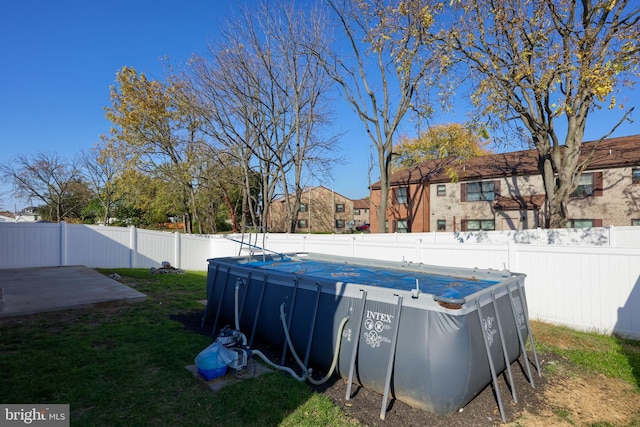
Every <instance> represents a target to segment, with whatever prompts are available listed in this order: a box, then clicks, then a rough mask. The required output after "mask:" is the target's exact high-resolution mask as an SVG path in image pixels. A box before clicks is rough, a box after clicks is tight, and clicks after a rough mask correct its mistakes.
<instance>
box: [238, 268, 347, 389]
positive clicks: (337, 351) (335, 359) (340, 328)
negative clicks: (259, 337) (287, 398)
mask: <svg viewBox="0 0 640 427" xmlns="http://www.w3.org/2000/svg"><path fill="white" fill-rule="evenodd" d="M243 284H245V282H244V280H242V279H240V278H238V279H237V280H236V286H235V313H234V314H235V319H234V320H235V327H236V331H238V332H239V333H240V336H241V338H242V344H243V347H246V343H247V338H246V337H245V335H244V334H243V333H242V332H240V321H239V310H238V300H239V293H240V285H243ZM284 307H285V304H284V303H282V305H281V306H280V319H281V320H282V328H283V329H284V334H285V336H286V338H287V344H288V345H289V349H291V353H292V354H293V357H294V359H295V360H296V362H297V363H298V365H300V367H301V368H302V369H303V372H302V375H298V374H296V373H295V371H294V370H293V369H291V368H289V367H287V366H282V365H277V364H275V363H273V362H272V361H271V360H269V358H268V357H267V356H265V355H264V353H262V352H261V351H259V350H253V349H251V350H249V349H248V348H246V350H247V352H248V353H249V355H254V354H255V355H257V356H258V357H260V358H261V359H262V360H263V361H264V362H265V363H266V364H267V365H269V366H271V367H273V368H275V369H278V370H281V371H285V372H288V373H289V374H290V375H291V376H292V377H293V378H295V379H296V380H298V381H305V380H309V382H310V383H311V384H314V385H321V384H324V383H325V382H327V380H328V379H329V378H331V375H332V374H333V371H334V370H335V368H336V365H337V363H338V356H339V355H340V344H341V342H342V340H341V338H342V332H343V330H344V325H346V323H347V321H348V320H349V317H348V316H347V317H345V318H344V319H342V322H340V325H339V326H338V334H337V336H336V345H335V351H334V353H333V360H332V361H331V367H330V368H329V371H328V372H327V374H326V375H325V376H324V377H323V378H322V379H320V380H315V379H313V378H312V377H311V369H308V370H306V369H305V366H304V363H303V362H302V360H300V357H298V353H296V350H295V349H294V347H293V343H292V342H291V337H290V336H289V328H287V322H286V315H285V313H284Z"/></svg>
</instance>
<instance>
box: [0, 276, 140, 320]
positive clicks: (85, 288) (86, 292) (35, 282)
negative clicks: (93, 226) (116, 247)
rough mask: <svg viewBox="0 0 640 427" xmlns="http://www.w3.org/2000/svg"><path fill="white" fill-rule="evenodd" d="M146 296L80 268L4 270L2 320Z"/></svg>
mask: <svg viewBox="0 0 640 427" xmlns="http://www.w3.org/2000/svg"><path fill="white" fill-rule="evenodd" d="M146 298H147V297H146V295H144V294H142V293H140V292H138V291H136V290H134V289H131V288H130V287H128V286H125V285H123V284H122V283H119V282H117V281H115V280H112V279H110V278H109V277H107V276H104V275H102V274H100V273H98V272H97V271H95V270H93V269H91V268H88V267H84V266H79V265H74V266H65V267H41V268H17V269H3V270H0V317H11V316H22V315H29V314H35V313H41V312H45V311H59V310H68V309H74V308H85V307H91V306H95V305H104V304H118V303H133V302H138V301H144V300H145V299H146Z"/></svg>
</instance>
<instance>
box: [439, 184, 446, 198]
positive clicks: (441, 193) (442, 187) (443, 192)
mask: <svg viewBox="0 0 640 427" xmlns="http://www.w3.org/2000/svg"><path fill="white" fill-rule="evenodd" d="M437 194H438V196H445V195H446V194H447V187H446V186H445V185H444V184H438V187H437Z"/></svg>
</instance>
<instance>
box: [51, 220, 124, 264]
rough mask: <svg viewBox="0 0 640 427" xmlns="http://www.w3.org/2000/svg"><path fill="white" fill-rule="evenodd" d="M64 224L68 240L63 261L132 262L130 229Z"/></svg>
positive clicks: (65, 262)
mask: <svg viewBox="0 0 640 427" xmlns="http://www.w3.org/2000/svg"><path fill="white" fill-rule="evenodd" d="M61 224H62V232H63V234H64V241H65V242H66V245H65V249H64V253H63V258H62V262H61V265H85V266H87V267H92V268H121V267H122V266H127V267H129V266H130V263H131V248H130V241H131V233H132V231H131V229H129V228H125V227H102V226H96V225H80V224H64V223H61Z"/></svg>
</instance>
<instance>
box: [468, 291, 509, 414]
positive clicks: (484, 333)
mask: <svg viewBox="0 0 640 427" xmlns="http://www.w3.org/2000/svg"><path fill="white" fill-rule="evenodd" d="M476 306H477V307H478V319H479V320H480V329H481V333H482V339H483V341H484V348H485V350H486V352H487V359H489V369H490V370H491V379H492V380H493V388H494V391H495V393H496V399H497V400H498V408H499V409H500V416H501V417H502V422H504V423H506V422H507V417H506V415H505V413H504V408H503V406H502V396H501V395H500V385H499V384H498V376H497V375H496V367H495V365H494V364H493V358H492V357H491V347H490V346H489V340H488V338H487V330H486V329H485V323H484V317H483V316H482V307H481V306H480V297H478V298H476ZM494 309H495V307H494ZM495 311H497V310H495Z"/></svg>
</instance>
